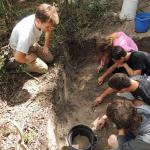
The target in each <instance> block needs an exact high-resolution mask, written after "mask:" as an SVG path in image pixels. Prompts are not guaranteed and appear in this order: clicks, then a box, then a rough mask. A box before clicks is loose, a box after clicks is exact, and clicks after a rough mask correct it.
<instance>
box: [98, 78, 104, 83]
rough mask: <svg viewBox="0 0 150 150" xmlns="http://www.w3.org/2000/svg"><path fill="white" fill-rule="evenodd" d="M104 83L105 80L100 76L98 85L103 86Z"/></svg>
mask: <svg viewBox="0 0 150 150" xmlns="http://www.w3.org/2000/svg"><path fill="white" fill-rule="evenodd" d="M103 82H104V78H103V76H100V77H99V78H98V84H99V85H102V84H103Z"/></svg>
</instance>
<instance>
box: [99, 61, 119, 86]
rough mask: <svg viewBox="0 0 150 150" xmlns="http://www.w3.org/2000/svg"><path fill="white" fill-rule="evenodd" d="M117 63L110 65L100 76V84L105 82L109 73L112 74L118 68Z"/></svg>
mask: <svg viewBox="0 0 150 150" xmlns="http://www.w3.org/2000/svg"><path fill="white" fill-rule="evenodd" d="M117 65H118V64H117V63H114V64H113V65H112V66H111V67H109V68H108V69H107V70H106V71H105V72H104V73H103V74H102V76H100V77H99V78H98V83H99V85H101V84H102V83H103V82H104V80H105V78H106V77H107V76H108V75H109V74H111V73H112V72H113V71H114V70H115V69H116V68H117Z"/></svg>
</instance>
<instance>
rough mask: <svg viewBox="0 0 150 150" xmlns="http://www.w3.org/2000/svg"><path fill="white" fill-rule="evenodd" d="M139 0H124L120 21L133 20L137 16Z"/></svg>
mask: <svg viewBox="0 0 150 150" xmlns="http://www.w3.org/2000/svg"><path fill="white" fill-rule="evenodd" d="M138 3H139V0H123V5H122V9H121V13H120V15H119V17H120V19H126V20H133V19H134V18H135V16H136V10H137V7H138Z"/></svg>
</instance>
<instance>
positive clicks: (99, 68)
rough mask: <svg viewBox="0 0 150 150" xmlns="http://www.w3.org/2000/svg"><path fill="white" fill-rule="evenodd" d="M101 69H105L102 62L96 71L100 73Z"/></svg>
mask: <svg viewBox="0 0 150 150" xmlns="http://www.w3.org/2000/svg"><path fill="white" fill-rule="evenodd" d="M101 69H103V66H102V65H101V64H100V65H99V66H98V67H97V68H96V72H97V73H99V72H100V70H101Z"/></svg>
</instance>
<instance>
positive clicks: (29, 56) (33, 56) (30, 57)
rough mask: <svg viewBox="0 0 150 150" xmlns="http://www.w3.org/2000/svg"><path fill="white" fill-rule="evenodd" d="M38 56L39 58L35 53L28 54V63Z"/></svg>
mask: <svg viewBox="0 0 150 150" xmlns="http://www.w3.org/2000/svg"><path fill="white" fill-rule="evenodd" d="M36 58H37V56H36V55H35V54H34V53H30V54H28V55H26V59H27V64H28V63H32V62H33V61H35V60H36Z"/></svg>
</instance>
